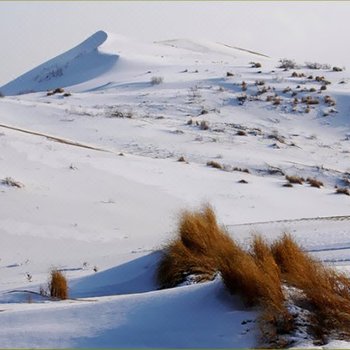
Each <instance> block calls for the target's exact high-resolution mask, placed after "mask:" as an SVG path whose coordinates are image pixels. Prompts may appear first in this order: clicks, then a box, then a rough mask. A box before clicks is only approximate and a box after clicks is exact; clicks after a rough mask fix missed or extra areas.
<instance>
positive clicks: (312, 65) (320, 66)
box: [305, 62, 331, 69]
mask: <svg viewBox="0 0 350 350" xmlns="http://www.w3.org/2000/svg"><path fill="white" fill-rule="evenodd" d="M305 65H306V68H309V69H331V66H330V64H328V63H318V62H305Z"/></svg>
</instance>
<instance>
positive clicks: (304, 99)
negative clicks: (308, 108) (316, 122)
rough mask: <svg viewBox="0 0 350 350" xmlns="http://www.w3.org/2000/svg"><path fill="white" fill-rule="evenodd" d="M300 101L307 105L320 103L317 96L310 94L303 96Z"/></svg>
mask: <svg viewBox="0 0 350 350" xmlns="http://www.w3.org/2000/svg"><path fill="white" fill-rule="evenodd" d="M301 102H302V103H306V104H307V105H318V104H319V103H320V101H319V100H318V99H317V98H313V97H312V96H303V97H302V98H301Z"/></svg>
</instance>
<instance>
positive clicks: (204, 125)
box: [199, 120, 209, 130]
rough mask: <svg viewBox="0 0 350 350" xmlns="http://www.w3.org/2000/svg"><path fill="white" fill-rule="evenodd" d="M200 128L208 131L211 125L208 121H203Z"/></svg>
mask: <svg viewBox="0 0 350 350" xmlns="http://www.w3.org/2000/svg"><path fill="white" fill-rule="evenodd" d="M199 128H200V129H201V130H208V129H209V123H208V122H207V121H206V120H202V121H201V122H200V123H199Z"/></svg>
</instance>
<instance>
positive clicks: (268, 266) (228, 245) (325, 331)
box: [157, 205, 350, 348]
mask: <svg viewBox="0 0 350 350" xmlns="http://www.w3.org/2000/svg"><path fill="white" fill-rule="evenodd" d="M217 272H220V274H221V276H222V279H223V282H224V284H225V286H226V287H227V289H228V290H229V291H230V292H231V293H232V294H238V295H240V297H241V298H242V299H243V301H244V302H245V304H246V305H248V306H259V308H260V310H261V314H260V317H259V320H258V321H259V326H260V330H261V332H262V341H263V343H264V344H267V345H268V346H273V347H274V348H277V347H285V346H287V345H288V342H287V340H286V339H285V338H284V337H283V336H284V335H285V334H288V333H289V334H290V333H291V332H292V331H293V329H294V327H295V324H294V323H295V322H294V318H293V317H292V315H291V314H290V312H289V311H288V309H287V307H286V304H285V295H284V292H283V287H282V286H283V284H286V285H289V286H293V287H296V288H297V290H300V295H299V296H298V300H294V302H299V303H302V304H300V305H303V307H304V308H307V309H308V310H309V312H310V315H311V316H310V320H309V322H310V324H311V328H312V332H313V335H314V337H315V338H316V339H317V340H318V341H320V340H321V342H326V337H327V336H328V335H330V334H331V333H332V332H333V333H332V334H335V335H336V336H337V337H338V338H341V337H350V279H349V278H347V277H346V276H345V275H343V274H340V273H338V272H336V271H335V270H332V269H330V268H328V267H326V266H324V265H322V264H321V263H320V262H318V261H316V260H315V259H313V258H312V257H311V256H309V255H308V254H307V253H305V252H304V251H303V250H302V248H301V247H300V246H299V245H297V244H296V242H295V241H294V240H293V239H292V237H291V236H290V235H288V234H284V235H283V236H282V237H281V238H280V239H279V240H277V241H275V242H274V243H273V244H272V245H268V244H267V243H266V242H265V241H264V240H263V238H262V237H260V236H255V237H254V239H253V242H252V246H251V249H250V250H249V251H245V250H243V249H242V248H241V247H240V246H239V245H237V244H236V243H235V242H234V241H233V240H232V239H231V238H230V237H229V236H228V235H227V233H226V231H225V230H224V229H223V228H221V227H220V226H219V225H218V223H217V220H216V217H215V213H214V211H213V209H212V208H211V207H210V206H208V205H206V206H204V207H203V208H202V209H201V210H199V211H193V212H192V211H184V212H183V213H182V215H181V217H180V222H179V227H178V232H177V237H176V238H175V240H173V241H172V242H170V243H169V244H168V246H167V247H166V249H165V251H164V256H163V258H162V260H161V262H160V265H159V267H158V271H157V279H158V283H159V285H160V287H161V288H168V287H174V286H176V285H178V284H180V283H183V282H185V281H186V279H188V278H189V277H191V278H192V280H194V281H195V282H201V281H206V280H212V279H214V278H215V276H216V274H217ZM299 299H300V300H299Z"/></svg>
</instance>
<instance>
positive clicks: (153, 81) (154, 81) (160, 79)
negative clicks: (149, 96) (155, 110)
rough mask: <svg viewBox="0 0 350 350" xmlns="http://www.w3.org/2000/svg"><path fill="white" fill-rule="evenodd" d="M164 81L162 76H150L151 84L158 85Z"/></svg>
mask: <svg viewBox="0 0 350 350" xmlns="http://www.w3.org/2000/svg"><path fill="white" fill-rule="evenodd" d="M163 81H164V78H163V77H152V78H151V81H150V82H151V85H159V84H161V83H162V82H163Z"/></svg>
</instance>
